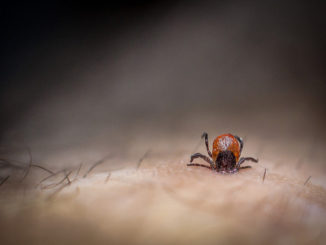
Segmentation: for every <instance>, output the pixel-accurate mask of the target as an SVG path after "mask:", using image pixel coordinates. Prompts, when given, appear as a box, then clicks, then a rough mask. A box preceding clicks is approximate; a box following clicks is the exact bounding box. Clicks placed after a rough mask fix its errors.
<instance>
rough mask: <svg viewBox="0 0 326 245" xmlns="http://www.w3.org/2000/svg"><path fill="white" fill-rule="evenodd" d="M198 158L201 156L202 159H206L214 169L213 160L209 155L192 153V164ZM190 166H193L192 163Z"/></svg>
mask: <svg viewBox="0 0 326 245" xmlns="http://www.w3.org/2000/svg"><path fill="white" fill-rule="evenodd" d="M196 158H201V159H203V160H205V161H206V162H208V163H209V165H210V166H211V168H212V169H213V168H214V163H213V161H212V160H211V159H210V158H209V157H207V156H205V155H203V154H201V153H195V154H193V155H191V157H190V164H191V163H192V161H193V160H194V159H196ZM189 166H192V165H189Z"/></svg>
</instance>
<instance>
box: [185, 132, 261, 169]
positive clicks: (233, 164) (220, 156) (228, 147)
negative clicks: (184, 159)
mask: <svg viewBox="0 0 326 245" xmlns="http://www.w3.org/2000/svg"><path fill="white" fill-rule="evenodd" d="M202 138H205V144H206V149H207V153H208V156H209V157H207V156H205V155H202V154H201V153H195V154H193V155H191V157H190V163H189V164H187V165H188V166H201V167H207V168H210V169H214V170H216V171H217V172H221V173H236V172H237V171H238V170H239V169H240V168H241V167H240V165H241V164H242V163H243V162H245V161H253V162H258V159H255V158H252V157H241V158H240V156H241V152H242V148H243V141H242V139H241V138H240V137H238V136H236V135H232V134H222V135H220V136H218V137H216V138H215V140H214V142H213V150H212V152H211V151H210V150H209V146H208V135H207V133H203V135H202ZM196 158H202V159H203V160H205V161H206V162H208V163H209V164H210V166H206V165H201V164H195V163H192V162H193V160H194V159H196Z"/></svg>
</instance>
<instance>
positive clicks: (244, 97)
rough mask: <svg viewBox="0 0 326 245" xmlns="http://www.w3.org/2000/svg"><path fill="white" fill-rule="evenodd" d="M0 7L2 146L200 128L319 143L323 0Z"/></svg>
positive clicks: (111, 140) (325, 107) (112, 140)
mask: <svg viewBox="0 0 326 245" xmlns="http://www.w3.org/2000/svg"><path fill="white" fill-rule="evenodd" d="M0 11H1V12H0V16H1V26H2V27H1V37H2V38H1V50H2V51H1V64H2V65H1V90H0V110H1V128H0V142H1V144H3V145H8V144H11V143H12V142H14V141H17V142H21V141H24V142H25V144H27V145H32V146H33V147H34V150H35V148H37V147H40V146H44V145H51V147H52V148H53V147H56V148H61V147H62V148H66V147H67V146H75V145H78V144H84V143H85V142H88V143H87V144H91V143H90V142H92V140H93V141H94V142H95V141H97V140H98V139H101V140H102V142H107V143H108V144H118V145H119V143H121V144H122V145H125V144H126V140H131V138H133V137H137V134H145V135H152V136H153V137H154V136H155V137H160V136H162V135H164V134H165V133H167V134H168V135H173V134H174V135H179V136H180V134H181V135H182V134H184V133H185V132H188V133H189V132H194V135H196V137H198V135H199V134H200V133H201V132H202V131H203V130H208V131H210V132H212V131H213V130H215V131H218V132H220V131H221V132H220V133H223V132H225V131H232V132H234V131H235V132H240V133H242V135H243V134H246V133H250V132H251V133H255V134H257V135H260V136H261V137H267V136H268V137H290V136H291V137H295V136H296V135H297V137H298V138H296V139H297V140H300V138H302V139H306V138H308V139H310V136H311V137H319V138H320V140H322V141H323V142H324V141H325V138H326V133H325V130H324V129H325V126H324V125H325V121H326V120H325V113H326V104H325V102H324V94H325V87H326V81H325V78H326V72H325V65H326V61H325V57H326V56H325V53H326V52H325V51H326V50H325V49H326V48H325V44H326V35H325V34H326V33H325V32H326V31H325V30H326V28H325V24H326V22H325V19H326V18H325V8H324V6H323V4H322V1H320V2H319V1H313V2H309V1H231V0H230V1H110V3H108V2H105V3H103V2H98V1H89V2H86V1H81V2H77V3H71V2H61V1H45V2H44V1H43V2H41V1H40V2H33V3H31V2H24V3H22V2H13V1H10V2H9V1H8V2H7V3H2V4H1V7H0ZM218 132H217V133H218ZM95 139H96V140H95ZM51 147H50V148H51Z"/></svg>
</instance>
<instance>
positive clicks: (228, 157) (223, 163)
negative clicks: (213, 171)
mask: <svg viewBox="0 0 326 245" xmlns="http://www.w3.org/2000/svg"><path fill="white" fill-rule="evenodd" d="M235 165H236V158H235V156H234V154H233V152H231V151H221V152H220V153H219V154H218V155H217V158H216V167H217V169H218V170H222V171H223V170H224V171H230V170H233V169H235Z"/></svg>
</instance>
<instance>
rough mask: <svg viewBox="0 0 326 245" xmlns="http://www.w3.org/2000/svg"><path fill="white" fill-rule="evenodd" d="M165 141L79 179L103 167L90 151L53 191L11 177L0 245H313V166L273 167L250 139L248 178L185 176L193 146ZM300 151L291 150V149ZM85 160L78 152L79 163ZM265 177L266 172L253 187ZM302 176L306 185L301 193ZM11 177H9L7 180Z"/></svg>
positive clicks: (324, 198)
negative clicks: (252, 159)
mask: <svg viewBox="0 0 326 245" xmlns="http://www.w3.org/2000/svg"><path fill="white" fill-rule="evenodd" d="M144 137H145V136H144ZM168 138H169V144H165V143H164V141H159V140H158V138H150V137H147V140H148V141H149V142H150V143H151V144H150V145H156V146H157V148H155V149H150V148H145V147H139V146H140V144H141V142H144V141H143V137H141V138H137V139H134V140H133V144H132V145H133V147H132V148H130V149H129V150H128V152H125V155H124V156H123V157H122V156H119V155H116V153H115V154H113V155H112V156H108V157H107V158H105V159H104V160H103V162H102V163H100V164H98V165H97V167H95V168H93V169H92V171H91V172H89V173H88V171H89V169H90V168H91V167H92V166H93V164H94V163H96V162H98V160H100V159H101V158H103V157H105V155H104V154H102V153H99V152H98V153H96V151H94V153H96V154H95V155H96V156H98V157H96V159H94V160H93V161H91V160H90V161H89V162H88V163H84V164H83V165H82V167H81V168H80V166H79V164H75V165H74V166H70V167H71V169H70V170H69V171H72V172H71V174H70V175H69V179H70V181H71V184H69V185H67V183H68V181H66V180H64V181H63V182H62V184H60V185H58V186H55V187H53V188H52V187H51V186H49V185H51V184H53V183H58V182H60V181H61V180H62V179H63V178H64V174H63V173H61V174H60V175H58V176H57V177H54V178H52V179H48V180H46V181H44V182H42V184H41V185H39V186H37V187H36V188H35V185H36V184H38V183H39V182H40V180H42V179H43V178H44V177H46V176H48V175H49V174H48V173H45V172H44V171H41V170H38V169H32V170H31V172H30V174H29V175H28V176H27V177H26V180H24V182H23V183H25V184H23V185H18V184H15V183H14V177H12V179H11V181H10V179H9V180H8V181H7V182H6V183H5V184H4V185H3V186H2V187H1V192H0V194H1V199H0V200H1V202H0V216H1V219H0V227H1V231H0V233H1V239H2V241H4V244H21V243H24V244H35V243H40V242H42V243H46V244H60V243H69V244H108V243H119V244H130V243H132V244H152V243H153V242H154V243H156V244H166V243H178V244H198V243H204V244H216V243H228V244H238V243H239V242H240V241H241V243H242V244H275V243H278V242H280V243H281V242H285V241H286V242H287V243H290V244H291V243H292V244H311V243H313V244H323V242H324V241H325V237H324V234H325V227H326V226H325V220H326V219H325V217H326V191H325V188H324V187H323V182H321V180H322V179H323V178H324V177H325V176H324V175H323V173H322V171H320V168H319V167H318V166H317V165H316V166H315V167H314V169H311V168H307V166H306V165H303V166H301V167H300V168H297V169H295V166H296V165H297V164H298V163H297V161H294V162H288V164H281V165H280V164H277V158H276V156H275V155H274V154H272V153H273V151H270V150H269V149H265V150H262V152H260V149H259V145H261V144H264V142H265V141H263V139H260V138H256V137H251V138H249V139H248V140H247V142H246V144H245V146H244V152H245V154H250V155H255V156H259V157H260V162H259V163H250V165H251V166H252V168H248V169H243V170H242V171H239V172H238V173H236V174H220V173H217V172H215V171H211V170H209V169H206V168H196V167H187V166H186V164H187V162H188V159H189V156H190V154H191V153H192V152H193V151H194V146H195V145H197V146H198V144H197V142H199V141H198V137H197V139H195V137H194V138H193V139H191V138H189V139H188V140H180V137H174V136H173V135H170V136H169V137H168ZM166 139H167V138H166ZM180 142H182V143H183V144H180ZM270 143H273V142H272V141H271V142H270ZM279 143H280V142H279ZM301 143H304V142H301ZM273 144H275V141H274V143H273ZM197 146H196V148H197V149H196V151H197V150H198V151H201V152H204V151H205V145H204V142H203V140H201V141H200V144H199V146H198V147H197ZM301 146H302V145H300V143H298V144H297V145H296V147H297V149H300V147H301ZM303 147H304V145H303ZM173 149H174V150H173ZM257 149H258V151H257ZM148 150H149V151H148ZM77 153H78V151H75V152H74V155H76V156H77V155H78V154H77ZM89 153H90V152H87V153H82V152H79V154H80V155H81V156H86V155H87V154H89ZM35 154H37V153H35ZM83 154H84V155H83ZM289 154H292V153H291V152H289ZM36 157H37V156H35V155H34V158H36ZM293 157H294V155H293ZM64 158H67V155H65V154H56V156H54V157H52V159H49V160H48V161H49V164H50V163H51V162H58V160H61V161H63V159H64ZM79 160H82V159H79ZM139 160H140V161H139ZM76 162H78V161H76ZM198 162H199V163H202V164H204V163H205V162H203V161H201V160H199V159H198ZM244 165H245V166H246V165H248V164H244ZM47 166H48V167H49V166H50V167H51V165H47ZM66 167H67V165H66ZM121 167H123V168H122V169H119V168H121ZM137 167H138V169H137ZM265 168H267V169H268V170H267V173H266V174H265V179H264V181H263V175H264V170H265ZM51 169H53V167H52V168H51ZM61 169H62V168H61V167H58V168H57V170H61ZM115 169H116V170H115ZM69 171H67V172H66V173H69ZM85 173H88V174H87V176H86V178H83V176H84V175H85ZM309 175H312V176H313V177H312V178H311V179H310V180H308V182H307V183H306V184H305V181H306V180H307V178H308V177H309ZM21 176H22V173H18V172H17V173H16V178H17V179H20V178H21ZM27 184H28V185H27ZM304 184H305V185H304ZM65 185H66V186H65ZM62 186H63V187H64V186H65V187H64V188H63V189H61V187H62ZM24 188H27V189H25V190H24ZM17 229H19V235H17V232H16V231H17Z"/></svg>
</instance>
